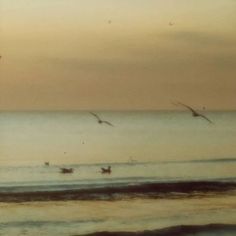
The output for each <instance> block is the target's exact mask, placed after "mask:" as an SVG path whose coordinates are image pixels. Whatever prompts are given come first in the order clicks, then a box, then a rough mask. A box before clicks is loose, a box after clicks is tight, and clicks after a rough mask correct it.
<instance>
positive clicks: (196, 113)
mask: <svg viewBox="0 0 236 236" xmlns="http://www.w3.org/2000/svg"><path fill="white" fill-rule="evenodd" d="M173 104H174V105H181V106H183V107H185V108H187V109H188V110H190V111H191V112H192V116H193V117H202V118H203V119H205V120H207V121H208V122H209V123H211V124H213V122H212V121H211V120H210V119H209V118H207V117H206V116H205V115H203V114H201V113H199V112H197V111H195V110H194V109H193V108H192V107H190V106H188V105H185V104H184V103H181V102H177V103H173Z"/></svg>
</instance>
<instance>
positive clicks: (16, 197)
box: [0, 181, 236, 202]
mask: <svg viewBox="0 0 236 236" xmlns="http://www.w3.org/2000/svg"><path fill="white" fill-rule="evenodd" d="M232 190H236V183H235V182H217V181H189V182H175V183H148V184H147V183H146V184H137V185H130V186H122V187H121V186H110V187H100V188H91V189H77V190H60V191H33V192H1V193H0V202H24V201H60V200H116V199H121V198H127V197H131V198H132V197H148V198H171V197H184V196H185V197H191V196H196V195H204V194H209V193H215V194H217V193H225V192H226V191H232Z"/></svg>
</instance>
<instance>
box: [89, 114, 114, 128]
mask: <svg viewBox="0 0 236 236" xmlns="http://www.w3.org/2000/svg"><path fill="white" fill-rule="evenodd" d="M90 114H91V115H93V116H94V117H96V119H97V121H98V123H99V124H103V123H104V124H107V125H110V126H114V125H113V124H111V123H110V122H109V121H106V120H102V119H101V118H100V117H99V116H98V115H97V114H95V113H93V112H90Z"/></svg>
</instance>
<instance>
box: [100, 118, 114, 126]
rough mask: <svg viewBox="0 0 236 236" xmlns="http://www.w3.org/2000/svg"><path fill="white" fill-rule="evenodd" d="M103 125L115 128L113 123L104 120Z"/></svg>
mask: <svg viewBox="0 0 236 236" xmlns="http://www.w3.org/2000/svg"><path fill="white" fill-rule="evenodd" d="M102 123H105V124H107V125H110V126H112V127H114V125H113V124H112V123H110V122H108V121H106V120H103V121H102Z"/></svg>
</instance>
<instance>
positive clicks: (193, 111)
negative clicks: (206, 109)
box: [178, 102, 199, 114]
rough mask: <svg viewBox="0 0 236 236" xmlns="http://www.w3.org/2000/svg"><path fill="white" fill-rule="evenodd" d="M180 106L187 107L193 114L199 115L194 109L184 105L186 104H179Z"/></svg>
mask: <svg viewBox="0 0 236 236" xmlns="http://www.w3.org/2000/svg"><path fill="white" fill-rule="evenodd" d="M178 104H179V105H181V106H184V107H186V108H187V109H189V110H190V111H191V112H192V113H193V114H199V113H198V112H196V111H195V110H194V109H193V108H192V107H190V106H188V105H186V104H184V103H181V102H178Z"/></svg>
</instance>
